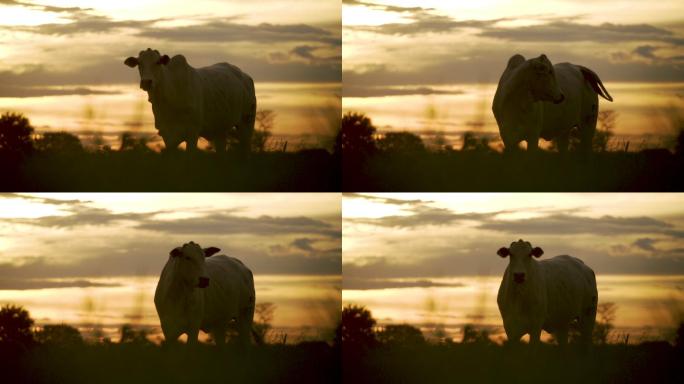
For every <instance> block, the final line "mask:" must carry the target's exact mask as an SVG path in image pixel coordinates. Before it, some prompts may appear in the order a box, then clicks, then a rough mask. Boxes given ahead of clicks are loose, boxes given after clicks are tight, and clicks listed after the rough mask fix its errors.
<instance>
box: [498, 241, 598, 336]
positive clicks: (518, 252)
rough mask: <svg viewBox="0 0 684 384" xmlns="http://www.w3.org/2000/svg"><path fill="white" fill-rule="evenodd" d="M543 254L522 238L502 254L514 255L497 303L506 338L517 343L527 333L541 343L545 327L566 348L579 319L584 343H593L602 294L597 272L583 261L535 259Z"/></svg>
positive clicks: (501, 252)
mask: <svg viewBox="0 0 684 384" xmlns="http://www.w3.org/2000/svg"><path fill="white" fill-rule="evenodd" d="M543 253H544V251H543V250H542V249H541V248H539V247H535V248H532V246H531V245H530V243H529V242H527V241H523V240H518V241H517V242H513V243H511V246H510V247H509V248H505V247H504V248H501V249H499V251H498V252H497V254H498V255H499V256H501V257H507V256H508V257H509V263H508V267H507V268H506V272H504V276H503V280H502V281H501V286H500V287H499V294H498V297H497V303H498V304H499V311H500V312H501V317H502V318H503V323H504V329H505V330H506V336H507V337H508V340H510V341H511V342H518V341H519V340H520V338H521V337H522V336H523V335H524V334H529V335H530V343H531V344H537V343H539V336H540V334H541V331H542V329H543V330H545V331H547V332H549V333H551V334H553V335H554V337H555V338H556V340H558V343H559V344H560V345H565V344H566V343H567V338H568V330H569V328H570V324H571V323H572V322H573V321H575V320H576V321H577V324H578V326H579V330H580V334H581V338H582V340H581V341H582V343H583V344H585V345H588V344H589V343H591V336H592V332H593V329H594V323H595V320H596V306H597V302H598V291H597V289H596V277H595V276H594V271H592V270H591V268H589V267H588V266H586V265H585V264H584V263H583V262H582V260H580V259H578V258H575V257H571V256H567V255H562V256H556V257H553V258H551V259H549V260H543V261H536V260H535V259H534V258H533V256H534V257H535V258H538V257H540V256H541V255H542V254H543Z"/></svg>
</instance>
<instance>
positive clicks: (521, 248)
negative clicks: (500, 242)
mask: <svg viewBox="0 0 684 384" xmlns="http://www.w3.org/2000/svg"><path fill="white" fill-rule="evenodd" d="M496 254H497V255H499V256H501V257H509V262H508V272H509V273H510V274H511V277H512V278H513V281H514V282H515V283H517V284H522V283H524V282H525V279H526V277H527V275H528V271H529V269H530V264H531V263H534V261H533V260H532V256H534V257H537V258H539V257H541V255H543V254H544V251H543V250H542V249H541V248H539V247H534V248H532V245H531V244H530V243H529V242H527V241H523V240H522V239H520V240H518V241H515V242H513V243H511V246H510V247H508V248H506V247H502V248H499V250H498V251H497V252H496Z"/></svg>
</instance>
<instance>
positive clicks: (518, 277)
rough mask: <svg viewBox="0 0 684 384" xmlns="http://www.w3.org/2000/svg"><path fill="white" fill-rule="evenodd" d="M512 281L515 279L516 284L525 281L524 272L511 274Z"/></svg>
mask: <svg viewBox="0 0 684 384" xmlns="http://www.w3.org/2000/svg"><path fill="white" fill-rule="evenodd" d="M513 281H515V282H516V283H517V284H522V283H524V282H525V273H514V274H513Z"/></svg>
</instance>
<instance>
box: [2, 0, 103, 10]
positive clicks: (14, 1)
mask: <svg viewBox="0 0 684 384" xmlns="http://www.w3.org/2000/svg"><path fill="white" fill-rule="evenodd" d="M0 5H8V6H20V7H27V8H31V9H36V10H39V11H44V12H53V13H77V12H84V11H90V10H92V8H80V7H57V6H53V5H42V4H34V3H31V2H28V1H18V0H0Z"/></svg>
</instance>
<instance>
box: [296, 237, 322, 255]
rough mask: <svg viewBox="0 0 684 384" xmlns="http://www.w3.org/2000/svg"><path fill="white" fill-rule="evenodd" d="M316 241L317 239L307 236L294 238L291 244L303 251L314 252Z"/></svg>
mask: <svg viewBox="0 0 684 384" xmlns="http://www.w3.org/2000/svg"><path fill="white" fill-rule="evenodd" d="M315 241H316V240H313V239H309V238H306V237H305V238H298V239H295V240H293V241H292V243H291V244H290V245H291V246H293V247H295V248H297V249H300V250H302V251H307V252H313V251H314V247H313V243H314V242H315Z"/></svg>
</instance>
